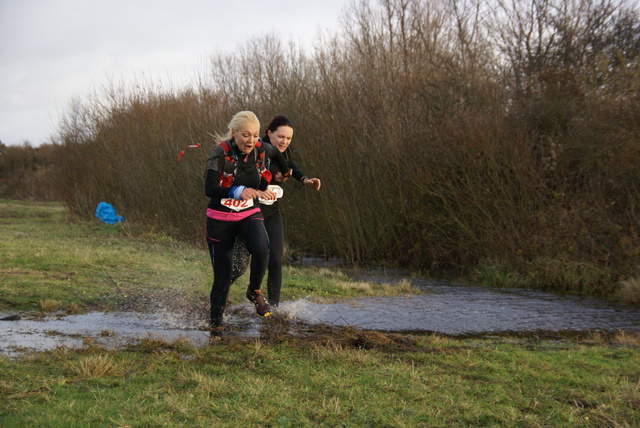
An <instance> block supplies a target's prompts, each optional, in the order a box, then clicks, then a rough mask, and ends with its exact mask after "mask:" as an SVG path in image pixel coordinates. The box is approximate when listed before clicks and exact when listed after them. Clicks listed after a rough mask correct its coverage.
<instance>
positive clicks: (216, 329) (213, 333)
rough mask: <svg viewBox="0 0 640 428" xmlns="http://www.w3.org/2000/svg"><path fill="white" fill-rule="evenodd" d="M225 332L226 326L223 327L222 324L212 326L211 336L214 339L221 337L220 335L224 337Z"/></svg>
mask: <svg viewBox="0 0 640 428" xmlns="http://www.w3.org/2000/svg"><path fill="white" fill-rule="evenodd" d="M223 333H224V327H222V326H218V327H211V334H210V337H211V338H212V339H216V338H220V337H222V334H223Z"/></svg>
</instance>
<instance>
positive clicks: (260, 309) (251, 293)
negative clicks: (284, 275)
mask: <svg viewBox="0 0 640 428" xmlns="http://www.w3.org/2000/svg"><path fill="white" fill-rule="evenodd" d="M247 299H249V300H250V301H251V302H252V303H253V304H254V305H256V312H257V313H258V315H260V316H261V317H268V316H269V315H271V306H269V302H267V299H265V298H264V296H263V295H262V290H260V289H258V290H247Z"/></svg>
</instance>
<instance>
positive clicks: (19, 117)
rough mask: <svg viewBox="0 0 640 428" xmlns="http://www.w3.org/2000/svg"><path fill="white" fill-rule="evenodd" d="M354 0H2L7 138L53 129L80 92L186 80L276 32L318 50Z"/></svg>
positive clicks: (33, 136)
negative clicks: (225, 55)
mask: <svg viewBox="0 0 640 428" xmlns="http://www.w3.org/2000/svg"><path fill="white" fill-rule="evenodd" d="M348 4H349V0H322V1H317V0H315V1H309V0H172V1H171V0H0V141H2V143H4V144H7V145H10V144H20V143H22V142H25V141H28V142H29V143H31V144H32V145H39V144H41V143H43V142H48V141H49V140H50V137H51V136H52V135H53V134H55V131H56V129H57V125H58V123H59V122H60V118H61V117H62V114H63V112H64V111H66V110H67V109H68V108H69V105H70V103H71V100H72V99H79V100H82V99H83V96H85V97H86V96H88V95H89V94H90V93H91V92H92V91H93V90H95V89H99V88H101V87H103V86H109V84H110V83H120V82H125V83H129V82H133V81H136V80H137V81H141V80H144V81H149V80H150V81H152V82H160V83H162V84H164V85H169V86H171V87H176V86H177V87H182V86H184V85H185V84H186V83H187V82H192V81H194V79H195V78H196V77H197V76H202V75H203V74H205V73H206V71H207V70H208V69H209V65H208V64H209V57H210V56H211V55H212V54H217V53H225V52H232V50H233V49H234V48H237V47H239V46H241V45H243V44H244V43H246V42H247V41H248V40H249V39H252V38H256V37H261V36H264V35H268V34H278V35H280V37H281V39H282V40H283V41H284V42H287V41H289V40H292V41H294V42H296V43H298V44H302V45H304V46H305V47H309V48H311V46H312V45H313V42H314V41H316V40H317V39H318V37H319V35H320V34H321V33H322V34H334V33H335V32H337V31H338V30H339V28H340V17H341V16H342V12H343V9H344V8H345V7H346V6H347V5H348Z"/></svg>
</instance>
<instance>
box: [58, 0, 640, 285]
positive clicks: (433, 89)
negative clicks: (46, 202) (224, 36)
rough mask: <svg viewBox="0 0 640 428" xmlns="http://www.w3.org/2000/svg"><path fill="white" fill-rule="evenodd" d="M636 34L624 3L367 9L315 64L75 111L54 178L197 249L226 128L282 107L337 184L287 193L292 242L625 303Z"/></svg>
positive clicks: (355, 259)
mask: <svg viewBox="0 0 640 428" xmlns="http://www.w3.org/2000/svg"><path fill="white" fill-rule="evenodd" d="M639 30H640V19H639V15H638V10H637V6H634V4H633V3H631V2H628V1H625V0H597V1H590V0H578V1H569V0H513V1H503V0H494V1H491V2H482V1H479V0H440V1H425V0H382V1H379V2H377V3H376V4H375V5H371V4H370V2H366V1H359V2H354V4H353V7H352V9H351V10H350V11H348V12H347V13H346V15H345V27H344V31H343V32H342V33H340V34H337V35H336V36H335V37H334V38H331V39H326V40H322V41H320V42H319V43H318V46H317V48H316V49H315V50H314V52H313V53H312V54H308V53H305V52H303V51H301V50H300V49H299V48H297V47H296V46H295V45H290V46H288V47H285V46H283V45H282V43H281V42H280V41H279V39H277V38H276V37H271V36H270V37H265V38H262V39H257V40H254V41H253V42H251V43H249V44H248V45H246V46H244V47H241V48H240V49H238V51H236V52H235V53H233V54H230V55H218V56H215V57H213V58H212V64H211V74H210V76H208V78H203V79H202V80H201V82H200V83H199V86H198V87H197V88H195V89H186V90H181V91H175V92H172V91H166V90H162V89H158V90H153V89H144V88H140V87H138V88H136V89H134V90H131V89H126V88H119V89H115V88H114V89H111V90H107V91H105V93H103V94H99V95H95V96H93V97H90V98H89V99H87V100H86V101H85V102H83V103H81V104H76V105H74V106H72V108H71V109H70V111H69V112H68V114H67V117H66V118H65V120H64V121H63V122H62V123H61V126H60V131H59V135H58V137H57V139H56V141H55V143H56V145H55V146H56V148H57V150H56V153H57V154H59V155H60V158H59V159H60V163H59V164H58V166H59V167H60V168H59V169H58V172H57V173H56V174H55V175H52V178H55V180H56V185H57V188H58V190H59V191H60V193H59V197H60V198H61V199H62V200H63V201H64V203H65V205H66V206H67V207H68V209H69V211H70V212H71V213H72V214H73V215H75V216H77V217H89V216H91V215H92V214H93V210H94V209H95V206H96V205H97V203H98V202H100V201H102V200H104V201H108V202H110V203H112V204H114V205H115V206H116V208H117V209H118V212H119V214H122V215H123V216H125V217H126V218H127V219H128V220H131V221H136V222H144V223H146V224H147V225H148V226H149V228H154V229H155V230H158V231H162V232H166V233H170V234H173V235H177V236H182V237H184V238H185V239H188V240H192V241H194V242H200V240H201V237H202V229H203V225H204V208H205V205H206V202H207V201H206V199H205V197H204V194H203V193H204V192H203V189H202V187H203V183H202V181H203V180H202V176H203V170H204V166H205V163H206V159H207V157H208V155H209V153H210V151H211V150H212V148H213V146H214V144H215V141H214V140H213V138H212V137H211V134H213V133H221V132H223V131H225V126H226V123H227V122H228V120H229V119H230V117H231V116H232V115H233V113H235V112H236V111H238V110H243V109H250V110H253V111H254V112H256V113H257V114H258V116H259V117H260V118H262V120H263V122H265V123H266V122H267V121H268V120H269V119H270V117H271V116H272V115H274V114H279V113H282V114H286V115H288V116H290V117H291V119H292V120H293V122H294V124H296V131H295V138H294V142H293V146H294V150H295V153H296V157H297V160H298V162H299V164H300V165H301V166H302V167H303V169H304V170H305V171H308V172H309V173H310V174H313V175H314V176H317V177H320V178H322V180H323V188H322V191H321V192H319V193H316V192H311V191H309V190H307V189H303V188H302V187H301V186H296V185H295V183H293V184H291V183H290V184H289V185H288V186H287V197H286V198H285V217H286V223H287V240H288V243H289V244H290V245H291V246H293V247H297V248H300V249H304V250H306V251H311V252H314V253H322V254H325V255H331V256H339V257H342V258H343V259H345V260H348V261H350V262H352V263H363V262H381V261H385V262H392V263H396V264H398V265H402V266H407V267H411V268H413V269H420V270H425V271H431V272H434V271H437V270H451V269H454V270H456V271H460V272H466V273H469V272H475V274H476V279H477V280H482V281H485V282H487V283H492V284H494V285H496V284H497V285H500V284H503V283H504V285H517V286H527V287H538V288H545V289H551V290H557V291H562V292H573V293H583V294H591V295H602V296H610V295H613V294H614V292H615V291H616V288H617V286H616V284H617V283H618V281H619V280H625V279H633V278H637V277H638V276H639V275H640V274H639V269H640V266H639V265H638V259H639V256H640V237H639V235H638V225H639V224H640V217H639V216H640V213H639V212H638V210H639V209H640V205H639V204H640V184H639V183H640V94H639V92H638V85H639V84H640V37H639V36H638V34H640V31H639ZM194 143H200V144H202V147H200V148H199V149H189V150H187V151H186V153H185V156H184V157H183V158H182V161H181V162H178V161H177V154H178V153H179V152H180V151H181V150H182V149H183V148H184V147H185V146H187V145H189V144H194Z"/></svg>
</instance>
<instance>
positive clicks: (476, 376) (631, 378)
mask: <svg viewBox="0 0 640 428" xmlns="http://www.w3.org/2000/svg"><path fill="white" fill-rule="evenodd" d="M0 225H1V226H0V262H1V265H0V274H1V276H2V282H1V283H0V293H1V294H0V296H1V297H0V311H4V312H10V311H34V312H42V311H45V310H49V311H59V312H62V313H64V312H83V311H92V310H98V309H100V310H112V309H113V310H115V309H118V308H120V307H121V306H122V305H123V304H126V303H127V299H129V298H130V297H131V296H145V295H154V293H156V294H157V293H169V294H171V295H175V294H181V295H184V296H187V299H188V300H192V301H194V302H201V301H202V299H206V296H207V293H208V289H209V286H210V285H209V284H210V281H211V272H210V269H211V268H210V264H209V261H208V256H207V255H206V253H205V252H204V251H202V250H201V249H197V248H191V247H187V246H184V245H183V244H179V243H176V242H175V241H173V240H171V239H169V238H167V237H164V236H162V235H158V234H149V233H146V234H142V233H137V232H136V231H135V230H134V229H135V228H134V227H133V226H129V225H126V223H125V225H116V226H107V225H103V224H100V223H98V222H97V221H96V222H92V223H72V222H69V221H67V219H66V216H65V213H64V210H63V209H62V208H61V207H60V206H59V205H58V204H35V203H21V202H15V201H6V200H5V201H0ZM301 285H303V287H301ZM412 291H414V290H411V287H410V286H409V285H408V284H401V285H389V284H386V285H375V284H367V283H358V282H353V281H350V280H349V279H348V278H347V277H346V276H345V275H344V274H342V273H340V272H339V271H337V270H327V269H324V270H318V269H302V268H287V269H286V270H285V278H284V287H283V296H288V297H289V298H297V297H307V296H310V297H311V298H314V299H340V298H346V297H358V296H365V295H387V294H393V293H407V292H412ZM232 293H233V294H232V299H241V298H242V289H241V287H232ZM3 323H6V322H3ZM6 325H7V324H2V323H0V328H5V326H6ZM638 425H640V337H638V336H637V335H633V334H630V333H624V332H620V333H618V334H614V335H607V336H605V335H601V334H596V333H594V334H587V335H583V336H581V337H577V338H573V339H569V338H567V339H556V340H549V339H541V338H536V337H513V336H506V337H495V336H494V337H486V338H449V337H444V336H440V335H424V336H417V335H399V334H383V333H379V332H373V331H360V330H357V329H354V328H341V329H332V328H328V327H326V328H323V327H318V328H317V329H316V330H315V331H313V332H312V334H307V335H286V334H278V335H269V334H266V335H263V336H261V337H259V338H242V337H226V338H222V339H220V338H215V339H212V340H211V341H210V343H209V344H208V346H204V347H196V346H194V345H192V344H190V343H188V342H186V341H183V340H178V341H175V342H166V341H158V340H151V339H147V340H141V341H136V342H132V343H130V344H129V345H128V346H125V347H124V348H122V349H118V350H110V349H105V348H101V347H99V346H95V345H92V344H91V343H90V342H89V343H87V345H86V346H85V347H84V348H81V349H68V348H58V349H55V350H50V351H43V352H27V353H24V354H21V355H18V356H12V357H9V356H0V426H2V427H23V426H41V427H61V426H64V427H87V426H91V427H93V426H99V427H103V426H104V427H156V426H157V427H160V426H167V427H184V426H190V427H200V426H202V427H204V426H207V427H208V426H242V427H245V426H274V427H281V426H282V427H306V426H327V427H335V426H371V427H416V426H424V427H450V426H508V427H511V426H521V427H548V426H575V427H584V426H587V427H589V426H591V427H604V426H606V427H634V426H638Z"/></svg>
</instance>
